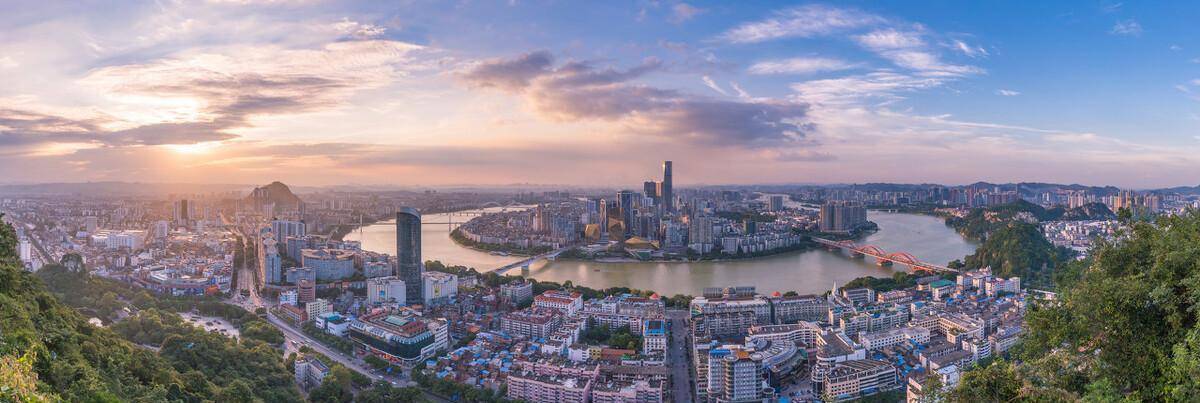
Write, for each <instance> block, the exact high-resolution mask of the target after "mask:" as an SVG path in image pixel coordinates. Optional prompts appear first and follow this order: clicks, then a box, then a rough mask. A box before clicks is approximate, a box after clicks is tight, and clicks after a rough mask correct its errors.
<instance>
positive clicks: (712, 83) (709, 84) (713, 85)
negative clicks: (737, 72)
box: [700, 76, 729, 95]
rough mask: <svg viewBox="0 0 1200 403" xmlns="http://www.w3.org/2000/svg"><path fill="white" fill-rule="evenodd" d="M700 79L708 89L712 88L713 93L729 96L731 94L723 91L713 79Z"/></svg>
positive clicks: (707, 77) (705, 77)
mask: <svg viewBox="0 0 1200 403" xmlns="http://www.w3.org/2000/svg"><path fill="white" fill-rule="evenodd" d="M700 79H701V80H702V81H704V85H705V86H707V87H708V88H712V90H713V91H716V92H717V93H720V94H721V95H729V93H727V92H725V90H724V89H722V88H721V86H719V85H717V82H716V81H713V79H712V77H709V76H704V77H701V78H700Z"/></svg>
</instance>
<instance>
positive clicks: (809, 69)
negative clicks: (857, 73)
mask: <svg viewBox="0 0 1200 403" xmlns="http://www.w3.org/2000/svg"><path fill="white" fill-rule="evenodd" d="M858 66H859V65H858V64H855V63H850V62H847V61H844V60H840V59H832V58H825V57H794V58H790V59H783V60H767V61H761V62H758V63H754V64H753V65H751V66H750V68H749V69H748V71H749V72H750V73H751V74H813V73H820V72H826V71H839V70H847V69H852V68H855V67H858Z"/></svg>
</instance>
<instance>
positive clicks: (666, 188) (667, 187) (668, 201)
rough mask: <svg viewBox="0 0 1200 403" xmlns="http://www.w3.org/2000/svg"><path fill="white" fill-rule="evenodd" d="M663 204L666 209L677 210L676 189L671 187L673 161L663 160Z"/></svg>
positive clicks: (661, 196)
mask: <svg viewBox="0 0 1200 403" xmlns="http://www.w3.org/2000/svg"><path fill="white" fill-rule="evenodd" d="M658 197H660V198H662V205H663V207H664V208H666V211H675V190H674V189H672V188H671V161H663V181H662V194H660V195H658Z"/></svg>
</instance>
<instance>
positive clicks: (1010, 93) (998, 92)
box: [996, 88, 1021, 97]
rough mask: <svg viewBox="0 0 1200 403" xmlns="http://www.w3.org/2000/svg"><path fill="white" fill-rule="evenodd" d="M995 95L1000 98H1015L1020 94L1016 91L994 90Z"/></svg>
mask: <svg viewBox="0 0 1200 403" xmlns="http://www.w3.org/2000/svg"><path fill="white" fill-rule="evenodd" d="M996 95H1001V96H1006V97H1015V96H1017V95H1021V93H1020V92H1017V91H1013V90H1006V89H1003V88H1001V89H998V90H996Z"/></svg>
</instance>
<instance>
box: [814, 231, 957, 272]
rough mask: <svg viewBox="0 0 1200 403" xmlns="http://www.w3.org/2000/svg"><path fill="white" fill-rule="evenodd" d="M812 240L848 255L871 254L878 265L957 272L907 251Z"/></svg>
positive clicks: (828, 240) (852, 243) (815, 238)
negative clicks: (896, 265) (846, 252)
mask: <svg viewBox="0 0 1200 403" xmlns="http://www.w3.org/2000/svg"><path fill="white" fill-rule="evenodd" d="M812 239H813V241H816V242H817V243H819V244H821V245H825V247H827V248H830V249H841V250H846V251H849V252H850V256H853V257H859V258H861V257H864V256H871V257H873V258H875V262H876V264H878V265H880V266H891V265H893V264H901V265H904V266H908V267H909V268H911V269H912V270H915V271H927V272H934V273H958V270H955V269H951V268H949V267H946V266H941V265H936V264H933V263H929V262H925V261H922V260H921V259H918V258H917V257H916V256H913V255H912V254H911V253H908V252H891V253H889V252H887V251H885V250H883V249H882V248H880V247H878V246H875V245H858V244H856V243H854V242H852V241H834V240H830V239H825V238H818V237H815V236H814V237H812Z"/></svg>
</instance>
